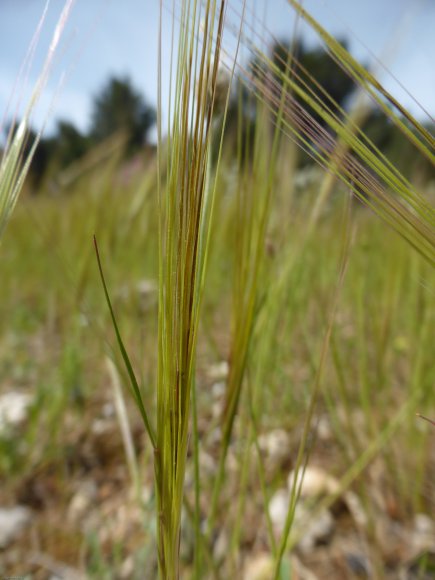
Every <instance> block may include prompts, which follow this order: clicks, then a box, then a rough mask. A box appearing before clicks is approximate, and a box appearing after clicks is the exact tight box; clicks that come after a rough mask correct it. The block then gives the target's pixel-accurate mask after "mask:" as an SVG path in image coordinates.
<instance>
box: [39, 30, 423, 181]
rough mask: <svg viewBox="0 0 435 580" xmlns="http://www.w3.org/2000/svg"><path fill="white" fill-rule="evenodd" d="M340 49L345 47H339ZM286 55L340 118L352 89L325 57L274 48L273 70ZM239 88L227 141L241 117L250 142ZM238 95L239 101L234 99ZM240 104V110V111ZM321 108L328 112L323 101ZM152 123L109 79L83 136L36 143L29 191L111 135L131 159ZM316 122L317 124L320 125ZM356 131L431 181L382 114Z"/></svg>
mask: <svg viewBox="0 0 435 580" xmlns="http://www.w3.org/2000/svg"><path fill="white" fill-rule="evenodd" d="M342 43H343V45H346V43H345V42H344V41H342ZM289 52H291V54H292V55H293V56H294V57H295V58H296V59H297V61H298V63H299V65H300V66H301V67H302V68H303V69H304V70H305V71H306V73H307V74H306V79H307V82H308V84H309V85H311V88H312V89H313V90H315V92H316V94H317V95H318V96H319V98H320V99H327V97H325V95H326V94H327V95H329V96H330V97H332V100H333V102H334V103H335V105H334V106H335V107H336V111H337V114H340V109H346V108H347V107H348V105H349V102H350V101H351V98H352V96H353V94H354V91H355V85H354V84H353V82H352V80H351V79H350V78H349V76H348V75H347V74H346V73H345V72H344V71H343V70H342V69H341V68H340V66H339V65H338V64H337V63H336V62H335V61H334V60H333V59H332V58H331V57H330V56H329V54H328V53H327V52H326V51H324V50H323V49H322V48H320V47H314V48H309V47H307V46H306V45H305V44H304V43H303V41H301V40H296V41H294V42H279V43H278V42H277V43H276V44H275V45H274V46H273V47H272V49H271V51H270V59H271V61H272V62H273V63H274V67H276V69H281V70H283V68H284V67H287V66H289V64H288V63H289V62H290V63H291V59H289ZM262 67H264V65H262V64H261V62H258V61H256V59H255V58H253V59H252V60H251V63H250V65H249V67H248V68H249V69H250V70H251V71H253V74H258V75H261V74H262V72H263V73H264V72H265V71H264V70H263V71H262ZM276 69H275V70H276ZM242 85H243V83H242V82H241V81H240V80H239V81H238V90H236V91H234V96H233V98H232V99H231V101H230V105H229V112H228V116H227V121H228V123H227V130H226V135H227V136H228V138H229V137H230V136H231V132H232V129H234V130H236V129H235V128H236V127H237V126H238V123H239V120H240V115H243V116H244V120H243V123H242V125H243V126H244V127H246V128H247V131H248V133H249V134H250V135H251V136H252V135H254V131H255V103H254V104H253V102H252V98H250V96H249V91H247V90H246V88H245V89H244V88H243V86H242ZM240 91H241V92H242V99H240ZM236 93H239V94H236ZM241 103H242V106H240V104H241ZM327 104H328V106H329V107H331V101H330V100H329V99H328V103H327ZM310 113H311V114H312V115H313V116H314V117H316V113H315V111H310ZM155 122H156V111H155V109H154V107H153V106H152V105H151V104H150V103H149V102H148V101H147V100H146V99H145V98H144V96H143V95H142V94H141V92H140V91H139V90H138V89H137V88H136V87H135V86H134V84H133V83H132V81H131V79H130V78H129V77H111V78H109V79H108V80H107V82H106V83H105V84H104V86H103V87H102V89H101V90H100V92H99V93H98V94H97V95H96V96H95V97H94V99H93V102H92V107H91V121H90V125H89V130H88V131H87V132H85V133H84V132H81V131H80V130H79V129H77V127H76V126H75V125H74V124H73V123H72V122H70V121H66V120H60V121H58V122H57V125H56V129H55V131H54V134H52V135H51V136H50V137H43V138H42V139H41V140H40V143H39V146H38V148H37V150H36V153H35V156H34V159H33V162H32V167H31V171H30V179H31V181H32V186H33V188H32V189H33V190H34V191H37V188H38V185H39V184H40V183H41V180H42V178H43V177H44V175H46V174H47V172H48V171H49V170H51V171H53V170H60V169H63V168H65V167H67V166H68V165H70V164H71V163H73V162H74V161H76V160H77V159H79V158H81V157H83V156H84V155H86V153H88V152H89V151H91V150H92V148H94V147H95V146H96V145H98V144H99V143H101V142H103V141H104V140H106V139H107V138H109V137H110V136H112V135H113V134H114V133H116V132H119V131H122V132H123V133H124V134H125V137H126V146H125V155H126V156H130V155H132V154H134V153H135V152H137V151H138V150H140V149H141V148H142V147H143V146H144V145H145V144H146V143H147V142H148V140H149V135H150V131H151V130H152V128H153V127H154V125H155ZM319 122H321V120H320V119H319ZM361 129H362V130H363V131H364V133H365V134H366V136H367V137H368V138H369V139H370V140H371V141H372V142H373V144H374V145H375V146H376V147H377V148H379V149H380V150H382V152H383V153H385V154H386V155H387V156H389V157H390V158H391V160H392V162H393V163H395V164H397V165H398V166H400V168H401V169H402V170H414V171H415V170H417V171H423V173H428V172H429V177H432V178H433V177H434V175H433V168H427V167H417V169H415V168H414V165H415V163H416V155H415V152H413V151H412V148H411V146H410V143H409V140H408V139H404V138H402V136H401V134H400V132H399V130H398V129H397V128H396V127H395V126H393V124H392V123H391V122H390V121H389V120H388V118H387V117H386V116H385V115H384V114H383V113H382V112H380V111H377V110H373V111H371V113H370V114H369V115H368V116H367V118H366V120H365V122H364V125H363V126H362V127H361ZM233 135H234V131H233ZM32 136H33V137H34V136H35V134H33V135H30V139H29V143H31V142H32V141H33V139H32ZM229 146H231V144H229ZM310 162H311V160H310V159H309V158H308V157H307V156H304V155H303V154H301V156H300V161H299V164H300V165H304V164H307V163H310Z"/></svg>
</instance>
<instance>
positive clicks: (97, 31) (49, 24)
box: [0, 0, 435, 131]
mask: <svg viewBox="0 0 435 580" xmlns="http://www.w3.org/2000/svg"><path fill="white" fill-rule="evenodd" d="M179 2H180V0H177V3H178V4H179ZM171 3H172V0H165V4H166V5H168V6H169V5H171ZM45 4H46V1H45V0H0V120H1V119H3V118H4V114H5V111H6V110H7V107H8V103H10V97H11V94H12V91H13V87H14V82H15V80H16V78H17V74H18V71H19V69H20V66H21V64H22V62H23V59H24V58H25V55H26V52H27V47H28V45H29V43H30V41H31V38H32V36H33V33H34V30H35V28H36V26H37V24H38V21H39V18H40V16H41V14H42V12H43V9H44V6H45ZM63 4H64V2H63V0H51V2H50V5H49V10H48V15H47V19H46V22H45V26H44V29H43V33H42V35H41V38H40V42H39V46H38V51H37V53H36V55H35V59H34V63H33V67H32V69H31V71H30V73H29V75H28V83H27V85H28V86H31V85H32V82H34V80H35V79H36V77H37V73H38V71H39V70H40V67H41V65H42V62H43V57H44V55H45V53H46V51H47V48H48V46H49V42H50V39H51V35H52V33H53V29H54V26H55V23H56V21H57V18H58V16H59V13H60V11H61V8H62V6H63ZM247 5H248V16H247V17H248V20H249V19H251V20H252V11H254V10H255V14H256V15H257V19H258V20H260V19H261V20H263V18H264V17H265V19H266V20H265V25H264V28H262V29H261V30H259V34H261V35H262V36H266V37H267V38H268V39H269V40H270V38H271V34H272V33H273V34H275V35H276V36H278V37H280V38H283V37H284V38H285V37H289V36H291V33H292V31H293V29H294V14H293V11H292V10H291V9H290V8H289V6H288V3H287V2H286V0H247ZM240 6H241V0H229V7H230V8H231V9H233V8H234V9H235V10H238V9H240ZM304 6H305V7H306V8H307V9H308V11H310V12H311V13H312V14H313V15H314V16H315V17H316V18H317V19H318V20H319V21H320V22H321V23H322V25H323V26H325V27H326V28H327V30H329V31H330V32H332V33H333V34H335V35H340V36H345V37H347V38H348V39H349V40H350V47H351V50H352V52H353V53H354V54H355V55H356V56H357V57H358V58H360V59H362V60H363V61H364V62H374V57H377V58H380V59H381V60H382V61H383V62H385V64H386V66H387V68H388V69H389V71H391V73H392V74H393V75H394V76H395V77H396V78H397V80H398V81H400V83H402V84H403V85H404V86H405V87H406V88H407V89H408V90H409V92H410V93H411V94H412V95H413V96H414V97H415V99H416V100H417V101H418V102H419V103H420V104H421V105H422V106H423V107H424V108H426V110H427V111H429V113H430V114H431V115H432V116H435V66H434V63H433V60H434V58H435V32H434V31H435V2H434V1H433V0H365V1H361V0H305V2H304ZM158 22H159V0H122V1H121V0H76V2H75V5H74V8H73V12H72V14H71V17H70V19H69V22H68V26H67V29H66V30H65V34H64V36H63V39H62V44H61V47H60V50H59V51H58V53H57V57H56V63H55V64H56V66H55V67H54V70H53V74H52V76H51V79H50V82H49V84H48V86H47V90H46V91H45V93H44V97H43V99H42V100H41V103H40V106H39V108H38V109H37V111H36V113H35V119H34V121H35V124H36V126H38V125H40V124H41V122H42V119H44V118H45V116H46V114H47V111H48V110H51V113H50V121H49V123H48V131H49V130H50V128H52V127H53V126H54V123H55V119H56V118H66V119H69V120H72V121H73V122H74V123H75V124H76V125H77V126H78V127H79V128H81V129H83V130H84V129H86V127H87V126H88V123H89V118H90V110H91V106H90V105H91V99H92V95H95V94H96V93H97V92H98V91H99V89H100V88H101V86H102V85H103V84H104V82H105V80H106V79H107V78H108V76H109V75H111V74H117V75H125V74H127V75H129V76H130V77H131V78H132V80H133V82H134V84H135V85H136V86H137V87H138V88H139V89H140V90H141V91H142V92H143V93H144V94H145V96H146V97H147V99H148V100H149V101H150V102H152V103H153V104H155V103H156V95H157V43H158ZM164 22H165V26H164V29H165V30H164V34H165V45H164V48H166V50H165V51H164V65H165V67H164V71H163V72H164V73H165V71H166V70H167V67H168V59H169V51H168V50H167V46H168V44H169V36H170V24H171V23H170V14H169V13H168V11H165V12H164ZM301 31H302V35H303V36H304V38H305V39H306V41H307V42H309V43H311V44H313V43H315V41H316V39H315V36H314V34H313V33H312V32H311V31H310V30H308V29H307V28H306V27H305V26H304V27H302V28H301ZM63 71H65V73H66V80H65V82H64V84H63V86H62V88H61V90H60V92H59V95H58V96H57V97H56V99H55V102H54V105H53V95H54V94H55V93H56V87H57V86H58V83H59V78H60V75H61V73H62V72H63ZM379 71H380V75H379V78H380V80H381V81H382V82H383V83H384V84H385V86H386V87H387V88H388V89H389V90H390V91H391V92H392V93H393V94H394V95H395V96H397V97H398V98H399V99H401V101H402V103H403V104H405V105H406V106H407V107H408V108H409V109H410V110H411V111H412V112H413V113H414V114H416V115H417V116H419V117H420V118H423V119H424V116H423V113H422V112H421V110H420V109H419V108H418V106H417V105H416V104H415V102H414V101H413V100H412V99H411V98H410V97H409V96H408V95H407V94H406V93H405V92H404V91H403V90H402V89H400V88H399V87H398V85H397V83H396V82H395V81H394V80H393V78H392V77H391V75H387V74H386V73H385V72H383V71H382V69H379ZM23 95H24V97H25V93H24V92H23ZM20 96H21V92H19V93H15V95H14V98H15V101H16V100H17V98H18V97H20ZM11 111H12V109H11V108H10V107H9V111H8V112H9V113H10V112H11Z"/></svg>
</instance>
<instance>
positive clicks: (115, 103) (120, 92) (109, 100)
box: [90, 77, 156, 151]
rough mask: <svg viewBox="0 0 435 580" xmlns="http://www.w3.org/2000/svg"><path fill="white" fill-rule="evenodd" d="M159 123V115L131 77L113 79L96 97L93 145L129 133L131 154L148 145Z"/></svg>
mask: <svg viewBox="0 0 435 580" xmlns="http://www.w3.org/2000/svg"><path fill="white" fill-rule="evenodd" d="M155 121H156V112H155V110H154V108H153V107H151V106H150V105H149V104H148V103H147V102H146V101H145V99H144V97H143V96H142V95H141V93H140V92H139V91H138V90H137V89H136V88H135V87H134V86H133V85H132V83H131V81H130V79H129V78H128V77H125V78H116V77H112V78H110V79H109V81H108V82H107V83H106V84H105V86H104V87H103V89H102V91H101V92H100V93H99V94H98V95H97V96H96V97H95V99H94V103H93V112H92V120H91V130H90V136H91V138H92V139H93V140H94V142H98V141H101V140H103V139H106V138H107V137H110V136H111V135H113V134H114V133H116V132H117V131H121V130H123V131H126V133H127V138H128V148H129V150H130V151H132V150H134V149H137V148H138V147H141V146H142V145H144V143H145V142H146V139H147V136H148V133H149V131H150V129H151V128H152V127H153V125H154V123H155Z"/></svg>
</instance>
